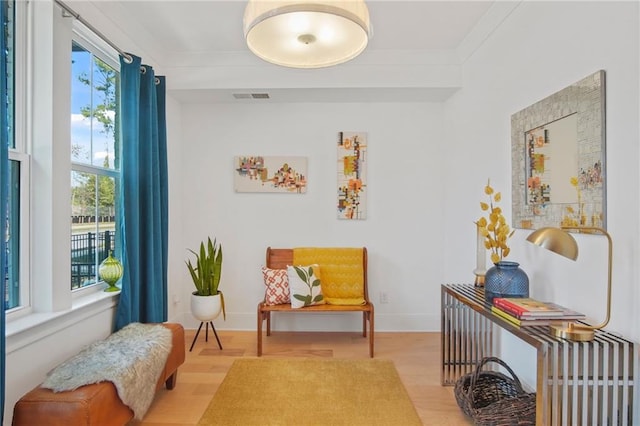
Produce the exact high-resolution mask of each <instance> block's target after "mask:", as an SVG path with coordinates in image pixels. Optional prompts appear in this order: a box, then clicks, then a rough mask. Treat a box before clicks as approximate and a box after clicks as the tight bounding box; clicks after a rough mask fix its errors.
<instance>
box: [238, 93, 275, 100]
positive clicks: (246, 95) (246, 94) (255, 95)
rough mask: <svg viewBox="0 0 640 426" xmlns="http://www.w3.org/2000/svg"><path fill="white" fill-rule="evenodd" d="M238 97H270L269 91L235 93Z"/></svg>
mask: <svg viewBox="0 0 640 426" xmlns="http://www.w3.org/2000/svg"><path fill="white" fill-rule="evenodd" d="M233 97H234V98H236V99H270V96H269V94H268V93H234V94H233Z"/></svg>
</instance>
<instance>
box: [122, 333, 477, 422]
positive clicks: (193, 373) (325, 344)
mask: <svg viewBox="0 0 640 426" xmlns="http://www.w3.org/2000/svg"><path fill="white" fill-rule="evenodd" d="M185 334H186V336H185V346H186V349H185V351H186V354H187V357H186V361H185V363H184V364H183V365H182V366H181V367H180V369H179V370H178V381H177V384H176V387H175V388H174V389H173V390H171V391H167V390H166V389H162V390H160V391H158V393H157V394H156V398H155V400H154V402H153V405H152V406H151V408H150V409H149V411H148V412H147V415H146V416H145V418H144V421H142V422H137V421H133V422H131V423H130V425H136V426H138V425H145V426H154V425H157V426H177V425H195V424H197V423H198V420H199V419H200V416H201V415H202V413H203V412H204V410H205V409H206V408H207V406H208V405H209V401H210V400H211V398H212V397H213V395H214V394H215V392H216V389H217V388H218V386H219V385H220V383H221V382H222V380H223V379H224V376H225V374H226V373H227V370H228V369H229V367H230V366H231V364H232V363H233V361H234V360H235V359H237V358H241V357H255V356H256V333H255V332H249V331H218V335H219V336H220V340H221V343H222V347H223V349H222V350H220V349H219V348H218V344H217V342H216V339H215V337H214V336H213V333H211V332H210V333H209V341H208V342H205V336H204V330H202V331H201V332H200V336H198V340H197V342H196V344H195V346H194V347H193V351H192V352H189V346H191V342H192V340H193V337H194V335H195V330H186V331H185ZM375 337H376V342H375V344H376V347H375V350H376V351H375V356H376V358H383V359H390V360H392V361H393V362H394V364H395V366H396V369H397V370H398V373H399V374H400V377H401V379H402V382H403V383H404V385H405V387H406V389H407V391H408V393H409V396H410V397H411V400H412V401H413V403H414V405H415V407H416V409H417V411H418V414H419V415H420V418H421V419H422V422H423V424H424V425H440V426H446V425H456V426H458V425H471V424H473V422H471V421H470V420H469V419H468V418H466V417H465V416H464V414H463V413H462V412H461V411H460V409H459V408H458V406H457V405H456V401H455V397H454V394H453V387H443V386H440V352H439V350H440V333H382V332H381V333H376V336H375ZM263 357H265V358H267V357H277V358H285V357H317V358H324V357H333V358H352V359H353V358H363V359H365V358H368V343H367V339H366V338H363V337H362V335H361V334H358V333H318V332H313V333H311V332H296V333H290V332H273V333H272V335H271V336H269V337H266V336H265V337H264V347H263ZM256 392H259V389H256ZM247 426H249V425H247ZM398 426H402V425H398Z"/></svg>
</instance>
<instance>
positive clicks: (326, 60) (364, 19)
mask: <svg viewBox="0 0 640 426" xmlns="http://www.w3.org/2000/svg"><path fill="white" fill-rule="evenodd" d="M370 35H371V26H370V22H369V10H368V8H367V5H366V4H365V2H364V0H350V1H339V0H324V1H321V0H306V1H291V0H283V1H271V0H249V2H248V3H247V6H246V8H245V12H244V36H245V39H246V41H247V46H248V47H249V49H250V50H251V51H252V52H253V53H254V54H255V55H256V56H258V57H260V58H262V59H264V60H265V61H267V62H271V63H273V64H277V65H282V66H285V67H292V68H322V67H328V66H332V65H337V64H340V63H343V62H346V61H349V60H351V59H353V58H355V57H356V56H358V55H359V54H360V53H361V52H362V51H363V50H364V49H365V48H366V47H367V44H368V42H369V37H370Z"/></svg>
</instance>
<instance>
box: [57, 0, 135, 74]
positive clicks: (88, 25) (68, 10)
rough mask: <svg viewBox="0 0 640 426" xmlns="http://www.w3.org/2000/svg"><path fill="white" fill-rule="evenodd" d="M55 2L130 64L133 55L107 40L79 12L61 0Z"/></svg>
mask: <svg viewBox="0 0 640 426" xmlns="http://www.w3.org/2000/svg"><path fill="white" fill-rule="evenodd" d="M55 2H56V4H57V5H58V6H60V7H61V8H62V9H64V11H65V12H67V13H68V14H70V15H71V16H73V17H74V18H75V19H77V20H78V21H80V22H81V23H82V24H83V25H84V26H85V27H87V28H89V29H90V30H91V31H93V32H94V33H95V34H96V35H97V36H98V37H100V38H101V39H102V40H103V41H104V42H105V43H107V44H108V45H109V46H111V47H113V48H114V49H115V50H116V51H117V52H118V53H119V54H121V55H122V56H123V57H124V59H125V61H127V63H129V64H130V63H132V62H133V57H132V56H131V55H129V54H128V53H126V52H123V51H122V49H120V48H119V47H118V46H116V45H115V44H114V43H113V42H112V41H111V40H109V39H108V38H107V37H106V36H105V35H104V34H102V33H101V32H100V31H98V30H97V29H96V28H95V27H94V26H93V25H91V24H90V23H88V22H87V21H85V20H84V18H83V17H82V16H80V14H78V13H77V12H76V11H75V10H73V9H71V8H70V7H69V6H67V5H66V4H64V3H63V2H62V1H61V0H55Z"/></svg>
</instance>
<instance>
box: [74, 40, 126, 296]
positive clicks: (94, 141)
mask: <svg viewBox="0 0 640 426" xmlns="http://www.w3.org/2000/svg"><path fill="white" fill-rule="evenodd" d="M78 38H80V37H78ZM113 62H114V61H113V59H110V58H107V57H105V56H100V55H99V52H98V51H97V49H93V47H92V45H91V44H90V43H89V42H86V41H83V40H75V39H74V41H73V42H72V46H71V289H72V290H73V289H79V288H83V287H87V286H90V285H92V284H95V283H97V282H98V281H99V277H98V266H99V265H100V262H102V261H103V260H104V259H105V258H106V257H107V256H108V255H109V252H110V251H115V249H116V216H117V208H118V206H117V202H116V200H117V194H116V191H117V188H118V179H119V175H120V165H119V162H120V161H119V158H120V156H119V147H120V144H119V136H118V131H117V129H118V120H117V115H116V111H117V93H118V85H119V72H118V70H117V68H118V67H117V65H115V64H114V63H113Z"/></svg>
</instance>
